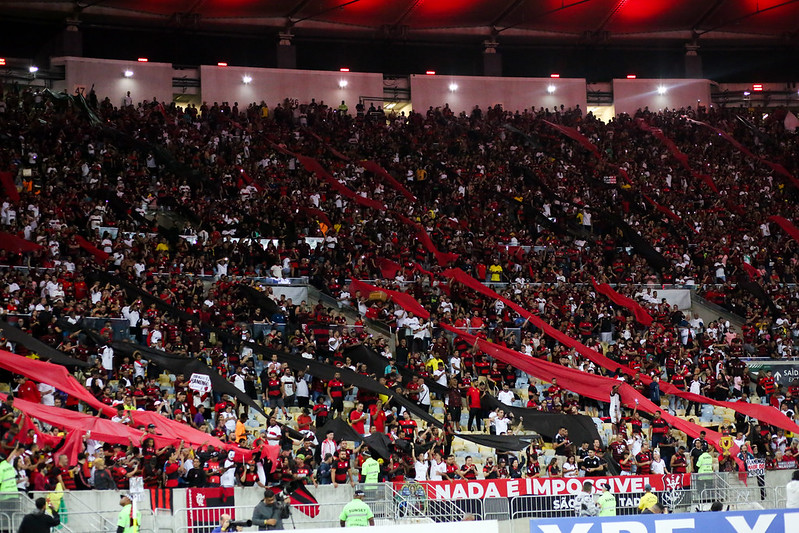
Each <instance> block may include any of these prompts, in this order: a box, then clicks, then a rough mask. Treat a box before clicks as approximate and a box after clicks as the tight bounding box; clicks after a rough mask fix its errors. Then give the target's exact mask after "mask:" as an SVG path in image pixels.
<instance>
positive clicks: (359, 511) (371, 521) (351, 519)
mask: <svg viewBox="0 0 799 533" xmlns="http://www.w3.org/2000/svg"><path fill="white" fill-rule="evenodd" d="M364 495H365V494H364V492H363V491H362V490H356V491H355V497H354V498H353V499H352V501H351V502H350V503H348V504H347V505H345V506H344V509H342V510H341V514H340V515H339V517H338V519H339V523H340V524H341V527H367V526H373V525H375V515H374V514H373V513H372V510H371V509H370V508H369V506H368V505H367V504H366V503H365V502H364V501H363V497H364Z"/></svg>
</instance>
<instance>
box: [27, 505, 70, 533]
mask: <svg viewBox="0 0 799 533" xmlns="http://www.w3.org/2000/svg"><path fill="white" fill-rule="evenodd" d="M48 507H49V508H50V511H51V512H52V513H53V514H52V515H50V514H47V512H46V510H47V508H48ZM60 523H61V517H59V516H58V510H57V509H56V508H55V507H53V504H51V503H49V502H48V501H47V500H46V499H45V498H36V510H35V511H34V512H32V513H30V514H26V515H25V518H23V519H22V522H21V523H20V524H19V529H18V530H17V533H50V529H51V528H54V527H56V526H57V525H59V524H60Z"/></svg>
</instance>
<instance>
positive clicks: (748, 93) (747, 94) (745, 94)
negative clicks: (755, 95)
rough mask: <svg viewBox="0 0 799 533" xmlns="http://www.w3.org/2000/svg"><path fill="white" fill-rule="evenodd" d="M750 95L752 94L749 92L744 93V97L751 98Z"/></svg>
mask: <svg viewBox="0 0 799 533" xmlns="http://www.w3.org/2000/svg"><path fill="white" fill-rule="evenodd" d="M750 94H752V93H750V92H749V91H744V96H749V95H750Z"/></svg>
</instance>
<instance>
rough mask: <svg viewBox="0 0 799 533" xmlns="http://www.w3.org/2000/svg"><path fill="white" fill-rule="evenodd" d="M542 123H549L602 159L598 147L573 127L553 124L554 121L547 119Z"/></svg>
mask: <svg viewBox="0 0 799 533" xmlns="http://www.w3.org/2000/svg"><path fill="white" fill-rule="evenodd" d="M544 124H549V125H550V126H552V127H553V128H555V129H556V130H558V131H559V132H561V133H562V134H563V135H565V136H566V137H568V138H569V139H572V140H575V141H577V142H578V143H580V145H581V146H582V147H583V148H585V149H586V150H588V151H590V152H592V153H593V154H594V155H595V156H596V157H597V158H598V159H602V154H601V153H600V152H599V148H597V147H596V146H595V145H594V144H593V143H592V142H591V141H589V140H588V138H587V137H586V136H585V135H583V134H582V133H580V132H579V131H577V130H576V129H575V128H570V127H569V126H564V125H562V124H555V123H554V122H550V121H548V120H545V121H544Z"/></svg>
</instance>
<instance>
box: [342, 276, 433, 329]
mask: <svg viewBox="0 0 799 533" xmlns="http://www.w3.org/2000/svg"><path fill="white" fill-rule="evenodd" d="M350 287H351V289H352V292H353V294H354V293H355V292H360V293H361V294H369V293H372V292H382V293H384V294H386V295H388V296H389V297H391V299H392V300H393V301H394V302H395V303H396V304H397V305H399V306H400V307H402V308H403V309H405V310H406V311H408V312H411V313H413V314H414V315H416V316H419V317H422V318H424V319H428V318H430V313H429V312H428V311H427V309H425V308H424V307H422V305H421V304H420V303H419V302H417V301H416V300H415V299H414V298H413V297H412V296H410V295H409V294H406V293H404V292H399V291H394V290H391V289H384V288H383V287H377V286H375V285H370V284H368V283H364V282H363V281H358V280H357V279H354V280H352V282H351V284H350Z"/></svg>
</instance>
